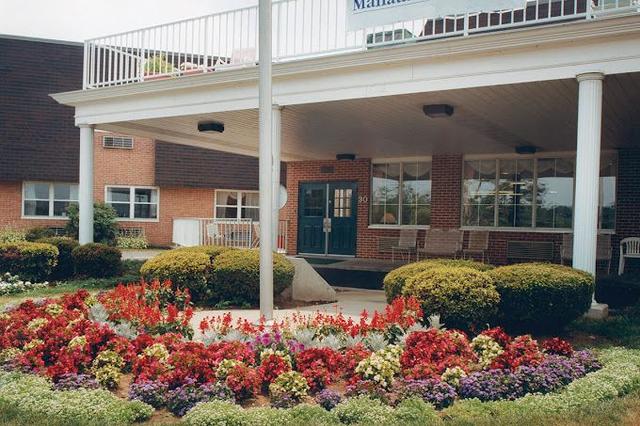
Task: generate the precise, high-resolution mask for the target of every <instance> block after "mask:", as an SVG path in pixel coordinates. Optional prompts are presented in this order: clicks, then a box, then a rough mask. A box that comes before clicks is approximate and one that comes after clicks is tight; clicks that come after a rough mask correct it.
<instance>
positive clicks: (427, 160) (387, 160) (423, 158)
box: [371, 155, 433, 164]
mask: <svg viewBox="0 0 640 426" xmlns="http://www.w3.org/2000/svg"><path fill="white" fill-rule="evenodd" d="M412 161H415V162H425V163H433V156H432V155H421V156H410V157H391V158H384V157H380V158H372V159H371V164H385V163H410V162H412Z"/></svg>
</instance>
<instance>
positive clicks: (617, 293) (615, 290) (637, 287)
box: [596, 274, 640, 309]
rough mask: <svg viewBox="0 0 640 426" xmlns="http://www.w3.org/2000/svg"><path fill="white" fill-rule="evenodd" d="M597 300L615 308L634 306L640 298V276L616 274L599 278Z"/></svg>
mask: <svg viewBox="0 0 640 426" xmlns="http://www.w3.org/2000/svg"><path fill="white" fill-rule="evenodd" d="M596 300H597V301H598V302H600V303H606V304H607V305H609V307H610V308H615V309H618V308H624V307H627V306H633V305H635V304H636V303H638V301H639V300H640V278H638V276H637V274H624V275H617V274H616V275H608V276H605V277H601V278H598V279H597V281H596Z"/></svg>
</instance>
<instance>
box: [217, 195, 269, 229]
mask: <svg viewBox="0 0 640 426" xmlns="http://www.w3.org/2000/svg"><path fill="white" fill-rule="evenodd" d="M218 192H235V193H236V194H237V200H236V206H235V208H236V209H238V211H237V214H236V219H241V215H242V209H243V208H245V207H244V206H242V194H243V193H244V194H260V191H255V190H238V189H216V190H215V191H214V194H213V218H214V219H217V218H218V212H217V210H218ZM220 207H230V208H233V206H231V205H229V204H221V205H220ZM246 208H250V209H255V210H258V211H260V206H258V207H256V206H249V207H246ZM224 219H228V218H224ZM253 223H259V222H258V221H254V222H253Z"/></svg>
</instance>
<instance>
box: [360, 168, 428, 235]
mask: <svg viewBox="0 0 640 426" xmlns="http://www.w3.org/2000/svg"><path fill="white" fill-rule="evenodd" d="M371 186H372V192H371V194H372V196H371V224H372V225H428V224H429V223H431V163H430V162H419V161H416V162H406V163H384V164H374V165H373V167H372V179H371Z"/></svg>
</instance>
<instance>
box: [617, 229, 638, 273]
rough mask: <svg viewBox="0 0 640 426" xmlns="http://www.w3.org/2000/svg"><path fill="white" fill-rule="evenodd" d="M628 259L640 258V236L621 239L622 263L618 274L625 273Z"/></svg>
mask: <svg viewBox="0 0 640 426" xmlns="http://www.w3.org/2000/svg"><path fill="white" fill-rule="evenodd" d="M626 259H640V238H638V237H631V238H625V239H624V240H622V241H620V265H619V266H618V275H622V274H624V264H625V260H626Z"/></svg>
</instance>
